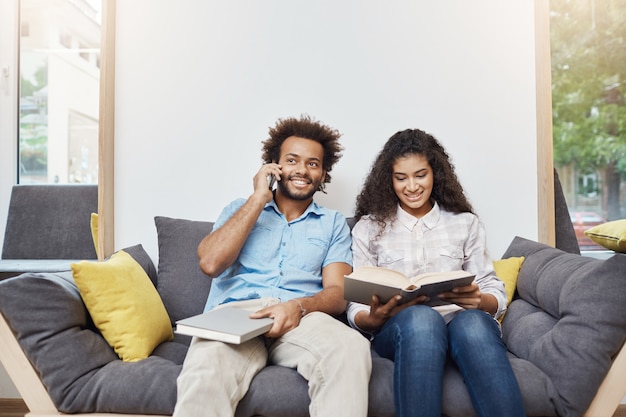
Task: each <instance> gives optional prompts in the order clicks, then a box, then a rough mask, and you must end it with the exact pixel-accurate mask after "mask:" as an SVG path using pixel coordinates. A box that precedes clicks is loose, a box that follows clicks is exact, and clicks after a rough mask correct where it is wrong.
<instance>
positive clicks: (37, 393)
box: [0, 314, 58, 414]
mask: <svg viewBox="0 0 626 417" xmlns="http://www.w3.org/2000/svg"><path fill="white" fill-rule="evenodd" d="M0 340H2V343H0V362H2V365H4V367H5V369H6V370H7V373H8V374H9V377H11V380H12V381H13V384H15V387H16V388H17V390H18V392H19V393H20V395H21V396H22V398H23V399H24V402H25V403H26V406H27V407H28V409H29V410H30V411H31V413H36V414H39V413H50V412H57V410H56V407H55V406H54V404H53V403H52V400H51V399H50V396H49V395H48V391H47V390H46V387H45V386H44V385H43V383H42V382H41V380H40V379H39V376H38V375H37V372H36V371H35V369H34V368H33V366H32V365H31V363H30V361H29V360H28V358H27V357H26V355H25V354H24V351H23V350H22V348H21V347H20V345H19V343H18V342H17V339H16V338H15V336H14V335H13V332H12V331H11V328H10V327H9V325H8V323H7V322H6V320H5V319H4V316H2V314H0ZM57 413H58V412H57Z"/></svg>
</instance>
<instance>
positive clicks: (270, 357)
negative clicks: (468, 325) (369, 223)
mask: <svg viewBox="0 0 626 417" xmlns="http://www.w3.org/2000/svg"><path fill="white" fill-rule="evenodd" d="M269 133H270V137H269V139H267V140H266V141H264V142H263V160H264V161H265V164H264V165H263V166H261V168H260V169H259V171H258V172H257V174H256V175H255V177H254V191H253V193H252V195H250V197H248V199H246V200H244V199H240V200H236V201H234V202H233V203H231V204H230V205H229V206H227V207H226V208H225V209H224V211H223V212H222V213H221V214H220V216H219V218H218V219H217V221H216V223H215V227H214V229H213V232H212V233H211V234H209V235H208V236H206V237H205V238H204V239H203V240H202V242H201V243H200V245H199V247H198V257H199V258H200V267H201V268H202V270H203V272H204V273H206V274H207V275H208V276H209V277H212V278H213V282H212V284H211V291H210V293H209V298H208V300H207V304H206V307H205V311H208V310H211V309H213V308H215V307H218V306H220V305H223V304H225V303H228V304H229V305H231V306H236V307H240V308H245V309H248V310H253V311H255V312H254V313H252V314H251V317H253V318H261V317H271V318H273V319H274V323H273V325H272V327H271V328H270V330H269V331H268V332H267V333H266V334H265V335H264V336H263V337H258V338H254V339H252V340H250V341H248V342H245V343H243V344H241V345H229V344H225V343H222V342H217V341H211V340H204V339H198V338H194V339H193V340H192V342H191V345H190V347H189V351H188V353H187V357H186V359H185V363H184V365H183V370H182V372H181V374H180V376H179V378H178V401H177V404H176V408H175V410H174V417H195V416H234V414H235V410H236V408H237V405H238V403H239V401H240V400H241V399H242V398H243V396H244V395H245V394H246V392H247V391H248V388H249V386H250V383H251V381H252V379H253V378H254V376H255V375H256V374H257V373H258V372H259V371H260V370H261V369H262V368H263V367H264V366H265V365H266V364H267V363H270V364H275V365H282V366H286V367H290V368H296V369H297V370H298V372H299V373H300V374H301V375H302V376H303V377H304V378H305V379H307V380H308V381H309V393H310V395H311V404H310V406H309V413H310V415H311V416H312V417H315V416H322V417H328V416H332V415H340V416H360V417H364V416H366V415H367V404H368V385H369V377H370V372H371V356H370V350H369V342H368V341H367V340H366V339H365V338H364V337H363V336H361V335H360V334H359V333H358V332H357V331H355V330H353V329H351V328H350V327H348V326H346V325H345V324H343V323H341V322H340V321H338V320H336V319H335V318H333V317H331V315H334V314H339V313H342V312H343V311H344V310H345V307H346V302H345V300H344V299H343V276H344V275H345V274H347V273H350V272H351V270H352V267H351V265H352V253H351V250H350V244H351V238H350V231H349V228H348V226H347V223H346V220H345V217H344V216H343V215H341V214H340V213H338V212H336V211H333V210H329V209H326V208H324V207H321V206H318V205H317V204H316V203H315V202H314V201H313V195H314V194H315V193H316V192H317V191H318V190H321V191H324V185H325V184H326V183H329V182H330V179H331V177H330V171H331V169H332V167H333V165H334V164H335V163H336V162H337V161H338V160H339V158H340V157H341V150H342V147H341V146H340V145H339V143H338V139H339V136H340V134H339V133H338V132H337V131H336V130H334V129H331V128H329V127H328V126H325V125H323V124H321V123H319V122H316V121H314V120H312V119H311V118H310V117H308V116H303V117H301V118H299V119H296V118H287V119H283V120H279V121H278V123H277V124H276V126H275V127H273V128H270V131H269ZM271 176H274V177H275V178H276V180H277V187H276V190H275V191H274V192H272V190H270V188H269V187H268V178H271Z"/></svg>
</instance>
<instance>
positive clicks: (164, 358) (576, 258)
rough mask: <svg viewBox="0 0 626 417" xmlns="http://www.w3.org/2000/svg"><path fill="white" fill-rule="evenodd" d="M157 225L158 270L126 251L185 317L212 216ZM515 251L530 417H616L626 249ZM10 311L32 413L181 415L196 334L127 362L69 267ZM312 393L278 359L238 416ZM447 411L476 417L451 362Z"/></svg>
mask: <svg viewBox="0 0 626 417" xmlns="http://www.w3.org/2000/svg"><path fill="white" fill-rule="evenodd" d="M155 224H156V230H157V238H158V245H159V262H158V268H157V267H155V266H154V264H153V263H152V261H151V259H150V257H149V256H148V255H147V254H146V253H145V251H144V250H143V248H142V246H141V245H136V246H133V247H130V248H126V249H125V251H127V252H128V253H129V254H131V256H133V258H134V259H135V260H137V261H138V262H139V263H140V264H141V265H142V266H143V268H144V270H145V271H146V272H147V274H148V276H149V277H150V278H151V280H152V281H153V282H154V284H155V286H156V288H157V289H158V293H159V294H160V296H161V298H162V300H163V303H164V305H165V307H166V309H167V311H168V313H169V315H170V318H171V320H172V322H174V321H176V320H178V319H180V318H183V317H187V316H190V315H193V314H197V313H199V312H200V311H201V310H202V308H203V306H204V302H205V300H206V297H207V294H208V291H209V285H210V281H209V280H208V279H207V278H206V277H205V276H204V275H203V274H202V272H201V271H200V270H199V267H198V262H197V258H196V247H197V244H198V242H199V241H200V239H202V237H203V236H205V235H206V234H207V233H208V232H209V231H210V230H211V228H212V223H210V222H200V221H191V220H184V219H172V218H166V217H157V218H155ZM513 256H515V257H518V256H524V257H525V260H524V263H523V265H522V268H521V270H520V273H519V278H518V282H517V288H518V291H517V293H516V296H515V299H514V301H513V302H512V303H511V305H510V307H509V311H508V312H507V314H506V316H505V318H504V321H503V325H502V328H503V337H504V340H505V342H506V344H507V347H508V349H509V351H510V358H511V363H512V366H513V369H514V371H515V374H516V376H517V378H518V380H519V382H520V385H521V389H522V394H523V397H524V402H525V406H526V410H527V414H528V415H529V416H556V415H560V416H580V415H583V414H584V413H585V412H586V410H587V413H588V414H587V415H605V416H610V415H611V414H612V411H610V412H607V411H606V410H607V409H608V410H610V409H611V407H613V408H612V409H613V410H614V409H615V407H617V404H618V403H619V401H620V400H621V398H622V397H623V396H624V393H625V390H626V383H625V381H624V377H623V375H624V372H625V371H626V354H624V352H623V351H621V348H622V345H623V343H624V340H625V338H626V309H625V308H624V305H626V280H625V277H626V256H624V255H619V254H616V255H614V256H612V257H611V258H609V259H607V260H597V259H592V258H585V257H581V256H580V255H578V254H572V253H567V252H564V251H561V250H559V249H555V248H551V247H548V246H545V245H542V244H539V243H536V242H533V241H529V240H526V239H523V238H520V237H516V238H514V239H513V240H512V242H511V244H510V246H509V248H508V249H507V250H506V252H505V253H504V255H503V256H502V258H507V257H513ZM0 312H1V313H2V317H0V336H1V337H2V338H3V344H5V341H6V343H7V346H8V349H7V350H9V351H5V350H4V348H0V359H1V360H2V362H3V364H4V365H5V367H6V368H7V370H8V371H9V374H10V375H11V377H12V379H13V381H14V382H16V385H17V386H18V389H19V390H20V393H21V394H22V395H23V397H24V399H25V401H26V403H27V405H28V406H29V408H30V409H31V412H33V415H37V416H52V415H58V411H61V412H64V413H80V415H83V414H85V415H88V413H122V414H133V415H138V414H151V415H168V414H170V413H171V412H172V409H173V407H174V404H175V401H176V377H177V375H178V373H179V372H180V369H181V366H182V365H181V364H182V362H183V359H184V356H185V352H186V349H187V344H188V342H189V339H188V338H185V337H182V336H180V335H176V337H175V339H174V340H173V341H170V342H165V343H162V344H161V345H159V346H158V347H157V348H156V349H155V351H154V352H153V353H152V355H151V356H150V357H149V358H147V359H145V360H142V361H139V362H132V363H129V362H122V361H121V360H119V358H118V357H117V355H116V354H115V353H114V351H113V350H112V349H111V348H110V346H109V345H108V344H107V343H106V341H105V340H104V339H103V338H102V336H101V335H100V334H99V333H98V331H97V330H95V328H94V326H93V323H92V322H91V319H90V317H89V314H88V312H87V310H86V308H85V306H84V304H83V303H82V300H81V297H80V294H79V292H78V290H77V288H76V286H75V284H74V282H73V278H72V273H71V272H70V271H67V272H59V273H28V274H23V275H21V276H19V277H15V278H10V279H7V280H4V281H1V282H0ZM2 326H4V327H2ZM11 346H13V347H11ZM619 352H621V353H619ZM618 353H619V356H618ZM22 356H23V357H22ZM24 358H25V359H24ZM20 361H22V362H20ZM16 363H17V365H16ZM373 363H374V366H373V374H372V378H371V381H370V413H369V414H370V415H371V416H393V415H394V407H393V394H392V373H393V364H392V362H391V361H389V360H386V359H382V358H379V357H375V356H374V357H373ZM31 365H32V367H31ZM26 368H28V369H26ZM29 372H30V373H32V376H31V377H28V375H26V374H29ZM25 379H28V380H27V381H25ZM39 381H41V383H42V384H40V386H39V389H35V390H33V387H34V386H35V385H37V384H38V383H39ZM603 381H604V382H603ZM601 384H602V386H601ZM35 388H37V387H35ZM35 396H37V398H35ZM616 398H617V400H616ZM206 401H207V402H208V401H211V399H210V398H207V399H206ZM592 401H593V402H592ZM308 402H309V399H308V394H307V384H306V381H305V380H304V379H303V378H301V377H300V376H299V375H298V374H297V372H296V371H294V370H291V369H286V368H282V367H278V366H269V367H267V368H266V369H264V370H263V371H262V372H261V373H259V374H258V375H257V376H256V377H255V379H254V381H253V383H252V386H251V388H250V391H249V392H248V394H247V395H246V396H245V398H244V399H243V401H242V402H241V403H240V406H239V408H238V410H237V415H238V416H285V417H287V416H288V417H297V416H306V415H308V412H307V406H308ZM57 410H58V411H57ZM589 410H592V411H589ZM593 410H595V411H593ZM598 410H600V411H598ZM444 412H445V414H446V415H448V416H451V417H452V416H472V415H474V412H473V409H472V406H471V403H470V400H469V397H468V394H467V391H466V389H465V385H464V384H463V381H462V378H461V377H460V375H459V373H458V372H457V371H456V370H455V369H454V368H453V367H452V366H450V367H449V369H448V370H447V373H446V377H445V383H444ZM596 413H600V414H596ZM603 413H605V414H603Z"/></svg>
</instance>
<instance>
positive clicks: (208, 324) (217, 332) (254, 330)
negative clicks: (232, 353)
mask: <svg viewBox="0 0 626 417" xmlns="http://www.w3.org/2000/svg"><path fill="white" fill-rule="evenodd" d="M250 313H251V312H250V311H248V310H244V309H241V308H234V307H222V308H218V309H215V310H211V311H207V312H206V313H202V314H198V315H196V316H192V317H188V318H186V319H182V320H178V321H177V322H176V330H175V332H176V333H179V334H185V335H188V336H197V337H201V338H204V339H212V340H219V341H222V342H226V343H233V344H240V343H243V342H245V341H247V340H250V339H252V338H253V337H256V336H259V335H262V334H263V333H265V332H267V331H268V330H269V329H270V328H271V327H272V324H273V323H274V320H273V319H270V318H261V319H251V318H250Z"/></svg>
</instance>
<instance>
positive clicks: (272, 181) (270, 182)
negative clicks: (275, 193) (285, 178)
mask: <svg viewBox="0 0 626 417" xmlns="http://www.w3.org/2000/svg"><path fill="white" fill-rule="evenodd" d="M274 184H276V177H275V176H274V174H270V175H269V176H268V177H267V185H268V187H270V190H273V189H274Z"/></svg>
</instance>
